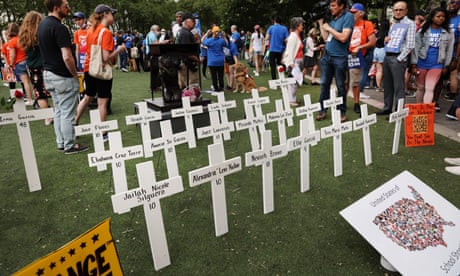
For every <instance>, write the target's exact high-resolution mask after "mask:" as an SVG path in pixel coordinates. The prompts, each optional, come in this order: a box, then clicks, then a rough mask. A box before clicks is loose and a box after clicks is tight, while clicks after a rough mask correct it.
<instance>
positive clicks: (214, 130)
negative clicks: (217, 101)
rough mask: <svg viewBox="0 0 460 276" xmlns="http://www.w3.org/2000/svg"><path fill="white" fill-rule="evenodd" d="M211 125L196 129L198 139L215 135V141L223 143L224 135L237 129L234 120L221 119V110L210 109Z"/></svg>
mask: <svg viewBox="0 0 460 276" xmlns="http://www.w3.org/2000/svg"><path fill="white" fill-rule="evenodd" d="M209 117H210V118H209V119H210V123H211V125H210V126H207V127H200V128H197V129H196V133H197V137H198V139H201V138H206V137H210V136H212V137H213V142H214V143H222V136H224V137H225V134H229V137H230V132H231V131H234V130H235V126H234V125H233V122H226V123H224V122H222V123H221V122H220V120H219V111H210V112H209Z"/></svg>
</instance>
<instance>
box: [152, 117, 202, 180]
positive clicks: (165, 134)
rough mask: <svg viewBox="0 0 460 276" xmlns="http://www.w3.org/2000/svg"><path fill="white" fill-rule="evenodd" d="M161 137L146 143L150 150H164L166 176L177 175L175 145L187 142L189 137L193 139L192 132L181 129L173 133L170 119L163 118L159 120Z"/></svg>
mask: <svg viewBox="0 0 460 276" xmlns="http://www.w3.org/2000/svg"><path fill="white" fill-rule="evenodd" d="M160 128H161V137H158V138H155V139H153V140H150V142H149V143H148V145H146V146H147V147H148V148H149V150H150V151H152V152H153V151H157V150H161V149H163V150H164V153H165V159H166V167H167V169H168V176H169V177H173V176H178V175H179V168H178V166H177V156H176V146H177V145H180V144H184V143H187V142H188V141H189V140H190V139H195V136H193V138H192V137H190V135H194V134H193V133H190V132H187V131H183V132H179V133H173V131H172V126H171V121H170V120H165V121H161V122H160Z"/></svg>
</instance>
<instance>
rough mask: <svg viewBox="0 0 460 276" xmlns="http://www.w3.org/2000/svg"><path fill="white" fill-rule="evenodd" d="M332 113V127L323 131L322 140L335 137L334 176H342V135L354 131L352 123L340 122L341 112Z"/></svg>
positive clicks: (333, 111)
mask: <svg viewBox="0 0 460 276" xmlns="http://www.w3.org/2000/svg"><path fill="white" fill-rule="evenodd" d="M331 111H332V125H331V126H328V127H323V128H322V129H321V139H324V138H329V137H333V139H334V140H333V144H334V176H335V177H337V176H340V175H342V134H344V133H347V132H350V131H352V130H353V125H352V122H345V123H342V122H340V110H331Z"/></svg>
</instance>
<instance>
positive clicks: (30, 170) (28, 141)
mask: <svg viewBox="0 0 460 276" xmlns="http://www.w3.org/2000/svg"><path fill="white" fill-rule="evenodd" d="M13 109H14V112H11V113H0V126H1V125H8V124H16V128H17V130H18V136H19V144H20V146H21V152H22V160H23V161H24V168H25V171H26V177H27V184H28V185H29V191H30V192H35V191H39V190H41V189H42V184H41V182H40V175H39V174H38V166H37V160H36V158H35V150H34V144H33V141H32V134H31V132H30V124H29V122H30V121H36V120H42V119H46V118H53V117H54V112H53V109H52V108H43V109H38V110H29V111H28V110H27V109H26V105H25V103H24V99H23V98H17V100H16V102H15V103H14V105H13ZM4 144H5V143H4Z"/></svg>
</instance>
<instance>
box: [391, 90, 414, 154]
mask: <svg viewBox="0 0 460 276" xmlns="http://www.w3.org/2000/svg"><path fill="white" fill-rule="evenodd" d="M407 116H409V108H407V107H406V108H404V98H401V99H399V100H398V109H397V110H396V112H393V113H391V114H390V119H389V122H390V123H393V122H396V123H395V133H394V136H393V148H392V149H391V154H393V155H394V154H396V153H398V150H399V137H400V136H401V124H402V120H404V119H405V118H406V117H407Z"/></svg>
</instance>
